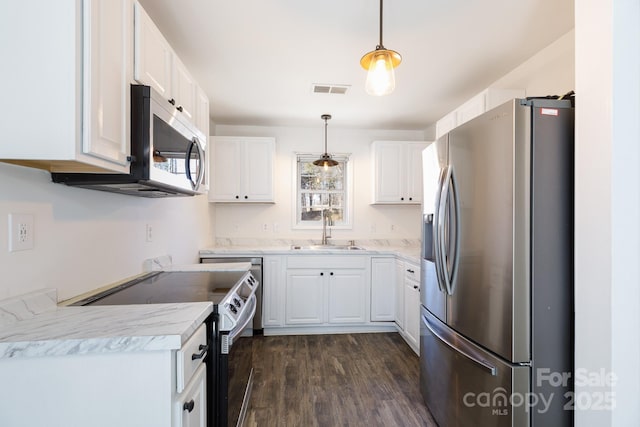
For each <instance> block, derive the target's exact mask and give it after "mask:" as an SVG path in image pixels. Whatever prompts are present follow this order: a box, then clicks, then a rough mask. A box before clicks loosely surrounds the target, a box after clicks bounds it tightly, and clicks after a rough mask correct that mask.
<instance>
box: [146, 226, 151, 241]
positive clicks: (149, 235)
mask: <svg viewBox="0 0 640 427" xmlns="http://www.w3.org/2000/svg"><path fill="white" fill-rule="evenodd" d="M145 236H146V240H147V242H153V226H152V225H151V224H147V228H146V234H145Z"/></svg>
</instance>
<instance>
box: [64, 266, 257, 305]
mask: <svg viewBox="0 0 640 427" xmlns="http://www.w3.org/2000/svg"><path fill="white" fill-rule="evenodd" d="M245 274H246V272H243V271H189V272H186V271H171V272H159V273H151V274H150V275H148V276H145V277H143V278H141V279H136V280H133V281H131V282H128V283H125V284H123V285H119V286H118V287H116V288H114V289H110V290H109V291H106V292H104V293H102V294H98V295H96V296H93V297H90V298H87V299H86V300H83V301H79V302H78V303H76V304H74V305H127V304H160V303H176V302H199V301H212V302H213V303H214V304H217V303H219V302H220V301H221V300H222V299H223V298H224V297H225V295H227V293H228V292H229V291H230V290H231V288H232V287H233V285H235V284H236V283H238V281H240V279H241V278H242V277H243V276H244V275H245Z"/></svg>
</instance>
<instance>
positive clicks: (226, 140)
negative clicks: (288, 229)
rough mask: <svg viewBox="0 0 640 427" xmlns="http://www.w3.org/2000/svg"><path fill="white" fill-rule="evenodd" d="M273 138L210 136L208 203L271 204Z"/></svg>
mask: <svg viewBox="0 0 640 427" xmlns="http://www.w3.org/2000/svg"><path fill="white" fill-rule="evenodd" d="M275 146H276V143H275V139H274V138H261V137H235V136H216V137H213V144H212V150H211V151H212V152H213V158H211V159H210V165H211V170H210V174H209V175H210V176H211V180H212V181H213V182H212V183H211V188H212V190H211V191H209V200H210V201H212V202H234V203H235V202H237V203H273V202H274V201H275V199H274V191H273V172H274V165H273V164H274V160H275Z"/></svg>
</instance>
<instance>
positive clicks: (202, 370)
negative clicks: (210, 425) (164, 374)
mask: <svg viewBox="0 0 640 427" xmlns="http://www.w3.org/2000/svg"><path fill="white" fill-rule="evenodd" d="M206 373H207V370H206V365H205V364H204V363H202V364H201V365H200V367H199V368H198V370H197V371H196V373H195V375H194V377H193V379H192V380H191V382H190V383H189V385H188V386H187V389H186V390H185V391H184V393H182V394H181V395H180V398H179V399H178V400H177V402H176V408H175V414H176V417H175V419H176V422H175V424H174V427H205V426H206V425H207V389H206V377H207V376H206Z"/></svg>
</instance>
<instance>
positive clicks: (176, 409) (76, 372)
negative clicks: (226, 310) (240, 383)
mask: <svg viewBox="0 0 640 427" xmlns="http://www.w3.org/2000/svg"><path fill="white" fill-rule="evenodd" d="M194 337H197V338H194ZM188 343H190V344H191V347H194V346H195V348H196V349H199V348H200V345H205V344H206V326H205V325H201V326H200V327H199V329H198V330H196V332H195V333H194V334H193V335H192V338H190V339H189V340H188V341H187V342H185V345H184V346H183V347H182V348H181V349H180V350H155V351H151V350H144V351H141V350H138V351H127V352H116V353H85V354H69V355H66V356H42V357H20V358H17V357H16V358H3V359H0V378H2V382H3V383H6V384H11V385H12V387H11V388H7V387H4V388H3V387H0V425H1V426H16V427H17V426H91V427H113V426H136V427H187V426H188V427H201V426H205V425H206V420H207V409H206V407H207V405H206V399H207V396H206V365H205V364H204V363H203V362H202V360H203V358H202V359H196V361H195V365H196V369H195V370H193V371H191V369H190V366H191V363H192V360H193V359H192V358H191V355H192V352H191V350H190V349H189V348H187V344H188ZM87 345H90V344H87ZM82 347H83V345H79V348H82ZM180 351H184V353H185V359H186V360H185V363H183V362H181V361H180V359H179V357H178V353H179V352H180ZM203 356H204V354H203ZM180 370H182V372H183V374H184V385H185V386H184V389H183V390H182V391H179V390H180V388H179V384H178V381H177V378H178V375H179V372H180ZM191 402H193V403H191ZM34 405H35V406H34ZM185 406H186V407H185ZM34 408H37V410H34Z"/></svg>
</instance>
